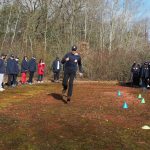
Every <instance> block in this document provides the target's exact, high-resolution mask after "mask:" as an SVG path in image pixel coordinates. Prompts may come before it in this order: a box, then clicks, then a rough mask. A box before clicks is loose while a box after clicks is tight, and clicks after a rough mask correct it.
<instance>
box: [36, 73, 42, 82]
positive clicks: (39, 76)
mask: <svg viewBox="0 0 150 150" xmlns="http://www.w3.org/2000/svg"><path fill="white" fill-rule="evenodd" d="M37 81H38V82H40V81H41V75H40V74H38V79H37Z"/></svg>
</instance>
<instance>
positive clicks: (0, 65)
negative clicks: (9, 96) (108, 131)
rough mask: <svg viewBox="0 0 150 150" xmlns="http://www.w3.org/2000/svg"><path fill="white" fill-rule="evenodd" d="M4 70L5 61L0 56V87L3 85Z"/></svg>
mask: <svg viewBox="0 0 150 150" xmlns="http://www.w3.org/2000/svg"><path fill="white" fill-rule="evenodd" d="M5 72H6V66H5V61H4V59H2V58H0V75H1V77H0V88H2V87H3V79H4V74H5Z"/></svg>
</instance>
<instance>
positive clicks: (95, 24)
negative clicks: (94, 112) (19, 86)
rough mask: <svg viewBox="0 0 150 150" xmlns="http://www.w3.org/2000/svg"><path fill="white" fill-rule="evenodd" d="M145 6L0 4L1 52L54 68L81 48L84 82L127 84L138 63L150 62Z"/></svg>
mask: <svg viewBox="0 0 150 150" xmlns="http://www.w3.org/2000/svg"><path fill="white" fill-rule="evenodd" d="M141 5H142V0H141V1H140V2H138V1H137V0H0V51H1V52H3V53H6V54H8V55H9V54H12V53H13V54H14V55H17V56H18V57H20V58H22V57H23V55H27V56H29V57H30V56H32V55H35V56H36V57H37V59H40V58H44V60H45V62H46V64H47V66H48V67H49V66H50V63H51V62H52V61H53V60H54V59H55V57H56V56H59V57H60V58H61V57H62V56H63V55H64V54H65V53H66V52H68V51H69V50H70V47H71V45H72V44H76V45H78V47H79V52H80V54H81V56H82V61H83V68H84V75H85V77H87V78H89V79H96V80H98V79H102V80H116V79H118V80H127V79H129V77H130V67H131V65H132V63H133V61H134V60H136V61H138V62H139V63H142V62H143V61H149V60H150V41H149V35H148V32H149V27H150V26H149V23H150V22H149V20H148V18H145V17H144V13H143V14H141V12H140V7H141ZM48 67H47V69H48Z"/></svg>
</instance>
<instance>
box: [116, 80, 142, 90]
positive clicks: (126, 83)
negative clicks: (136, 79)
mask: <svg viewBox="0 0 150 150" xmlns="http://www.w3.org/2000/svg"><path fill="white" fill-rule="evenodd" d="M118 85H120V86H125V87H131V88H141V86H138V85H133V84H132V82H124V81H119V83H118Z"/></svg>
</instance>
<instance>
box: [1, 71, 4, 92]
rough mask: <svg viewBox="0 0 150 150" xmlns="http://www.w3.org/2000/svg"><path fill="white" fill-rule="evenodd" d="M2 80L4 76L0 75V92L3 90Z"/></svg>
mask: <svg viewBox="0 0 150 150" xmlns="http://www.w3.org/2000/svg"><path fill="white" fill-rule="evenodd" d="M3 79H4V74H0V90H1V91H2V90H4V89H3V87H2V83H3Z"/></svg>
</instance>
